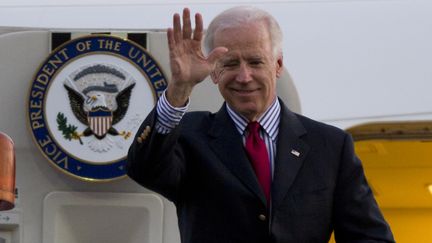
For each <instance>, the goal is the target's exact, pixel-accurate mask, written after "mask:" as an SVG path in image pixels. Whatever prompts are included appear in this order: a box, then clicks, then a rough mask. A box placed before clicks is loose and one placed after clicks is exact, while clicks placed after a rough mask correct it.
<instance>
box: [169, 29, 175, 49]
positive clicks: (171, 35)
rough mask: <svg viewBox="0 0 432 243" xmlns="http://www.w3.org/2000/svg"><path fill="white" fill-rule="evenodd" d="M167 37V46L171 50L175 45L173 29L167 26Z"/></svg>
mask: <svg viewBox="0 0 432 243" xmlns="http://www.w3.org/2000/svg"><path fill="white" fill-rule="evenodd" d="M167 39H168V48H169V49H170V50H172V49H173V48H174V45H175V40H174V31H173V29H172V28H168V30H167Z"/></svg>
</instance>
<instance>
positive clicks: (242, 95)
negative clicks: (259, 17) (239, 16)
mask: <svg viewBox="0 0 432 243" xmlns="http://www.w3.org/2000/svg"><path fill="white" fill-rule="evenodd" d="M214 46H215V47H218V46H224V47H226V48H228V53H227V54H225V55H224V56H223V57H222V58H221V59H220V60H219V61H218V63H217V64H216V67H215V69H214V71H213V72H212V75H211V76H212V79H213V82H214V83H216V84H218V87H219V91H220V93H221V94H222V96H223V97H224V99H225V101H226V102H227V103H228V104H229V105H230V106H231V107H232V108H233V109H234V110H235V111H237V112H238V113H240V114H242V115H243V116H245V117H247V118H248V119H249V120H250V121H255V120H257V118H259V117H260V116H261V115H262V114H263V113H264V112H265V111H266V109H267V108H268V107H269V106H270V105H271V104H272V102H273V101H274V99H275V98H276V79H277V78H278V77H279V75H280V74H281V72H282V56H279V57H275V56H274V55H273V49H272V46H271V41H270V36H269V33H268V31H267V28H266V25H264V23H254V24H250V25H248V26H242V27H233V28H228V29H224V30H219V31H218V32H216V35H215V38H214Z"/></svg>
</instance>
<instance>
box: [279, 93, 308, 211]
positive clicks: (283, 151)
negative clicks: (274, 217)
mask: <svg viewBox="0 0 432 243" xmlns="http://www.w3.org/2000/svg"><path fill="white" fill-rule="evenodd" d="M305 133H306V130H305V129H304V127H303V125H302V124H301V122H300V121H299V120H298V118H297V117H296V116H295V115H294V113H292V112H291V111H290V110H288V108H286V107H285V105H283V103H282V101H281V120H280V126H279V134H278V142H277V151H276V153H277V154H276V159H275V165H274V166H275V169H274V178H273V184H272V202H273V207H277V206H278V205H279V203H280V202H282V200H283V198H284V197H285V195H286V193H287V192H288V190H289V188H290V187H291V185H292V183H293V182H294V180H295V177H296V175H297V173H298V171H299V170H300V168H301V166H302V164H303V161H304V159H305V157H306V155H307V153H308V151H309V145H307V144H306V143H305V142H304V141H303V140H302V139H301V138H300V137H301V136H302V135H304V134H305Z"/></svg>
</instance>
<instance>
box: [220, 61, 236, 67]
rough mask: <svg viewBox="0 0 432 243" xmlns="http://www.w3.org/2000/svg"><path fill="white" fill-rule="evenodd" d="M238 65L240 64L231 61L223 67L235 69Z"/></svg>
mask: <svg viewBox="0 0 432 243" xmlns="http://www.w3.org/2000/svg"><path fill="white" fill-rule="evenodd" d="M237 65H238V62H236V61H229V62H225V63H223V67H226V68H229V67H235V66H237Z"/></svg>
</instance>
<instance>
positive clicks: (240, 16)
mask: <svg viewBox="0 0 432 243" xmlns="http://www.w3.org/2000/svg"><path fill="white" fill-rule="evenodd" d="M261 21H262V22H264V23H265V24H266V25H267V29H268V32H269V34H270V40H271V44H272V48H273V55H274V56H278V55H280V56H282V39H283V36H282V31H281V29H280V27H279V24H278V23H277V21H276V19H275V18H274V17H273V16H272V15H271V14H269V13H268V12H266V11H264V10H262V9H259V8H256V7H252V6H239V7H234V8H230V9H228V10H225V11H223V12H222V13H220V14H219V15H217V16H216V17H215V18H214V19H213V20H212V22H211V23H210V25H209V27H208V29H207V32H206V35H205V37H204V47H205V49H206V51H207V52H208V53H209V52H210V51H211V50H213V48H215V46H213V44H214V43H213V42H214V36H215V34H216V32H217V31H218V30H222V29H226V28H232V27H241V26H242V25H244V24H250V23H257V22H261Z"/></svg>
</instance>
